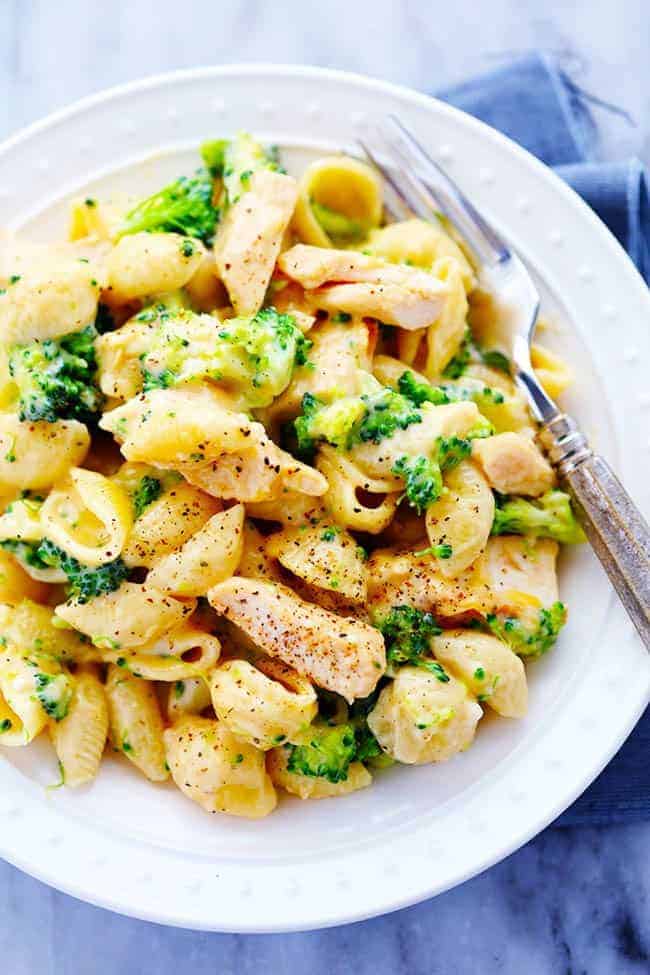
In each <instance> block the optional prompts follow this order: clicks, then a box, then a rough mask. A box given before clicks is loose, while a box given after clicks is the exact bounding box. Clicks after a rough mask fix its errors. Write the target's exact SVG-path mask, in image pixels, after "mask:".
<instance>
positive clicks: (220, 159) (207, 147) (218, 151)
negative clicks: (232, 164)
mask: <svg viewBox="0 0 650 975" xmlns="http://www.w3.org/2000/svg"><path fill="white" fill-rule="evenodd" d="M229 142H230V140H229V139H209V140H208V141H207V142H204V143H203V145H202V146H201V158H202V159H203V162H204V163H205V165H206V167H207V169H208V170H209V171H210V174H211V175H212V176H214V177H217V176H222V175H223V165H224V158H225V155H226V149H227V148H228V145H229Z"/></svg>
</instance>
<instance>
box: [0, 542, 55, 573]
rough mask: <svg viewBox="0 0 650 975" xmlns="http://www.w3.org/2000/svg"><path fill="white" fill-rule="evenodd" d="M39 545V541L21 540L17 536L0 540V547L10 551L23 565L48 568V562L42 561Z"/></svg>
mask: <svg viewBox="0 0 650 975" xmlns="http://www.w3.org/2000/svg"><path fill="white" fill-rule="evenodd" d="M40 545H41V543H40V542H23V541H19V540H18V539H17V538H5V539H3V541H1V542H0V548H3V549H5V551H7V552H11V554H12V555H14V556H15V557H16V558H17V559H18V561H19V562H22V563H23V565H28V566H30V567H31V568H32V569H49V568H50V563H49V562H44V561H43V559H42V558H41V555H40V552H39V549H40Z"/></svg>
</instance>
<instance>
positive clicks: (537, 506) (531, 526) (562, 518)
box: [492, 490, 585, 545]
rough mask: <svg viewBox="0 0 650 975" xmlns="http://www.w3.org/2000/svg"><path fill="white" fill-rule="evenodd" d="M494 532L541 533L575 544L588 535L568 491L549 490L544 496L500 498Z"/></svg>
mask: <svg viewBox="0 0 650 975" xmlns="http://www.w3.org/2000/svg"><path fill="white" fill-rule="evenodd" d="M492 534H493V535H537V536H541V537H542V538H554V539H555V541H556V542H562V543H563V544H564V545H572V544H576V543H577V542H584V540H585V535H584V532H583V530H582V528H581V527H580V525H579V524H578V522H577V521H576V518H575V515H574V514H573V511H572V509H571V499H570V498H569V495H568V494H565V493H564V491H556V490H552V491H547V492H546V494H544V495H542V497H541V498H536V499H535V501H529V500H527V499H526V498H497V507H496V510H495V512H494V523H493V525H492Z"/></svg>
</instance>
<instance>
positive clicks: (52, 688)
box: [34, 671, 72, 721]
mask: <svg viewBox="0 0 650 975" xmlns="http://www.w3.org/2000/svg"><path fill="white" fill-rule="evenodd" d="M34 686H35V694H36V698H37V699H38V701H39V702H40V704H41V707H42V708H43V710H44V711H45V713H46V714H47V716H48V717H49V718H54V720H55V721H62V720H63V718H65V716H66V714H67V713H68V708H69V707H70V701H71V700H72V684H71V683H70V678H69V677H68V676H67V675H66V674H63V673H61V674H46V673H43V672H42V671H38V672H37V673H36V674H34Z"/></svg>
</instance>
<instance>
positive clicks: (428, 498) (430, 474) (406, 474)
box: [392, 454, 442, 515]
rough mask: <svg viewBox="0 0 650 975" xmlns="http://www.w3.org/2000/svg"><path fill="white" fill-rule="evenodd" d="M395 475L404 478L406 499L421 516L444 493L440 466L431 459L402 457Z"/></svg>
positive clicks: (393, 469) (395, 465) (397, 463)
mask: <svg viewBox="0 0 650 975" xmlns="http://www.w3.org/2000/svg"><path fill="white" fill-rule="evenodd" d="M392 472H393V474H397V476H398V477H403V478H404V483H405V486H406V491H405V494H406V497H407V499H408V502H409V504H410V505H411V507H412V508H415V510H416V511H417V513H418V514H419V515H420V514H422V512H423V511H424V510H425V508H428V507H429V505H430V504H433V502H434V501H437V500H438V498H439V497H440V494H441V492H442V473H441V471H440V465H439V464H437V463H436V461H435V460H431V459H430V458H429V457H424V456H423V455H422V454H420V455H419V456H417V457H406V456H404V457H400V458H399V459H398V460H397V461H396V462H395V464H394V465H393V468H392Z"/></svg>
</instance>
